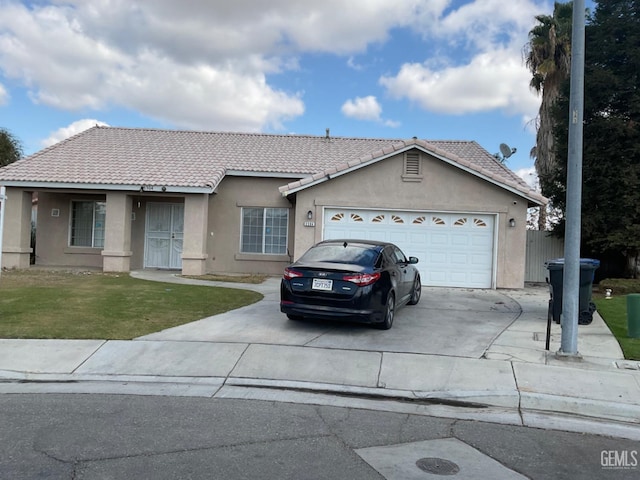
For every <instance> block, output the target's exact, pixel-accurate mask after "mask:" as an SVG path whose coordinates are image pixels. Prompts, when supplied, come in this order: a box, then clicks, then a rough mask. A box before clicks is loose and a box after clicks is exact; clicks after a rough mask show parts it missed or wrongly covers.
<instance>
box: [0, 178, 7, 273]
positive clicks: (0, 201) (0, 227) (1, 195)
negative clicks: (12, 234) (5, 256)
mask: <svg viewBox="0 0 640 480" xmlns="http://www.w3.org/2000/svg"><path fill="white" fill-rule="evenodd" d="M6 192H7V188H6V187H5V186H0V277H2V237H3V236H4V204H5V203H6V200H7V195H6Z"/></svg>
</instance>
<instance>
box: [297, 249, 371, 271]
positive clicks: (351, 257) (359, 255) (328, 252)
mask: <svg viewBox="0 0 640 480" xmlns="http://www.w3.org/2000/svg"><path fill="white" fill-rule="evenodd" d="M376 258H378V252H377V251H376V250H374V249H372V248H368V247H362V246H358V245H347V246H346V247H345V246H343V245H317V246H315V247H314V248H312V249H310V250H309V251H308V252H307V253H305V254H304V255H303V256H302V258H300V260H299V262H301V263H306V262H333V263H353V264H356V265H361V266H363V267H365V266H367V267H368V266H371V265H373V263H374V262H375V261H376Z"/></svg>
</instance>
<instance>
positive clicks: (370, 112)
mask: <svg viewBox="0 0 640 480" xmlns="http://www.w3.org/2000/svg"><path fill="white" fill-rule="evenodd" d="M341 111H342V114H343V115H344V116H345V117H348V118H355V119H357V120H368V121H374V122H378V123H381V124H382V125H385V126H387V127H392V128H396V127H399V126H400V122H396V121H394V120H385V119H383V118H382V117H381V115H382V107H381V106H380V104H379V103H378V99H377V98H376V97H374V96H373V95H368V96H366V97H356V98H355V99H353V100H347V101H346V102H344V104H343V105H342V108H341Z"/></svg>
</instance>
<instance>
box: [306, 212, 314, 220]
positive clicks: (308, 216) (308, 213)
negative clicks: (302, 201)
mask: <svg viewBox="0 0 640 480" xmlns="http://www.w3.org/2000/svg"><path fill="white" fill-rule="evenodd" d="M312 218H313V212H312V211H311V210H309V211H308V212H307V219H308V220H311V219H312Z"/></svg>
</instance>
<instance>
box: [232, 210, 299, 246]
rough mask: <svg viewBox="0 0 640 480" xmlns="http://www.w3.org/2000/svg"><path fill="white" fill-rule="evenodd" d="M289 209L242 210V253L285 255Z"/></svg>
mask: <svg viewBox="0 0 640 480" xmlns="http://www.w3.org/2000/svg"><path fill="white" fill-rule="evenodd" d="M288 230H289V209H287V208H243V209H242V241H241V245H240V251H241V252H242V253H267V254H274V255H283V254H286V253H287V233H288Z"/></svg>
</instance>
